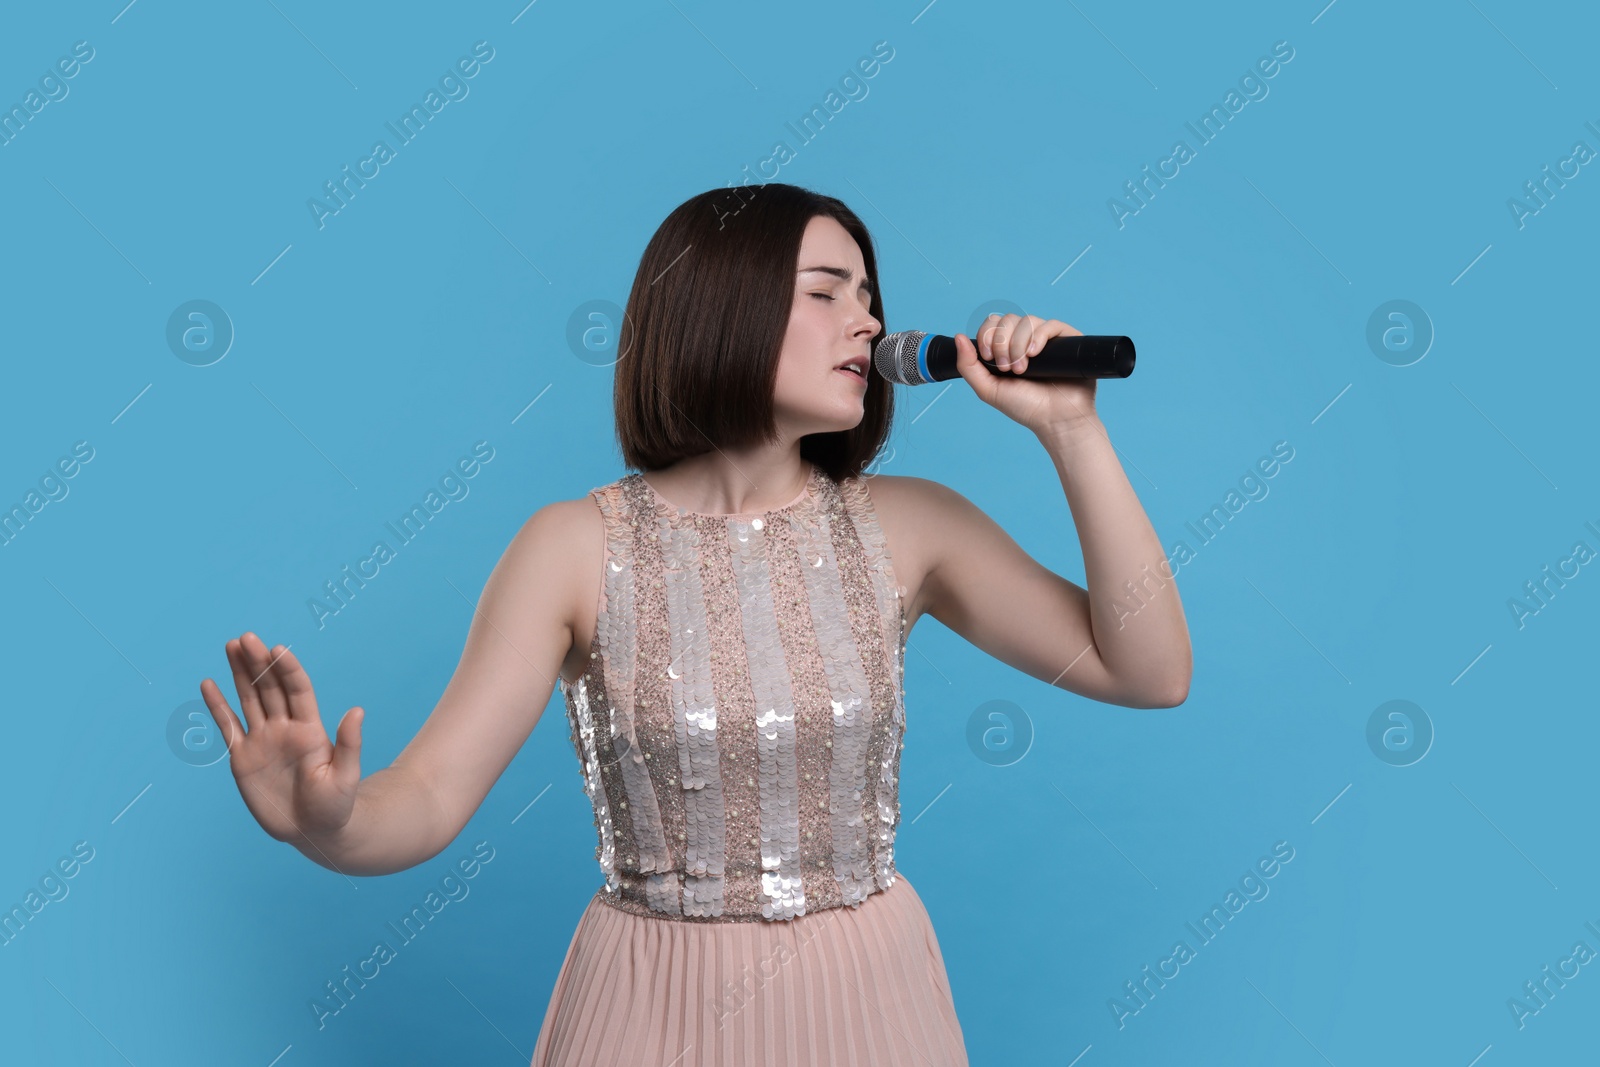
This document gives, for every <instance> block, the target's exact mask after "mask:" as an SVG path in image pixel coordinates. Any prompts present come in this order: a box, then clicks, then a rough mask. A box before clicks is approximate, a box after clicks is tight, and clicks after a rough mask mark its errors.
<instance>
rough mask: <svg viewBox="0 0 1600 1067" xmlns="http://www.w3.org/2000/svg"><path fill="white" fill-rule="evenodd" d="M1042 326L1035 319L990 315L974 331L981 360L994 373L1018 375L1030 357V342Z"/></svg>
mask: <svg viewBox="0 0 1600 1067" xmlns="http://www.w3.org/2000/svg"><path fill="white" fill-rule="evenodd" d="M1043 323H1044V320H1043V319H1041V318H1039V317H1038V316H1037V315H1016V314H1011V315H1002V314H1000V313H999V312H998V311H996V312H991V313H990V315H989V317H988V318H987V319H985V320H984V322H983V325H982V326H980V327H979V328H978V338H979V345H980V349H981V351H982V352H983V356H984V358H985V359H987V360H988V361H990V362H991V363H993V364H994V365H995V368H996V369H997V370H1002V371H1010V372H1014V373H1017V374H1021V373H1022V372H1023V371H1024V370H1026V369H1027V367H1028V357H1029V356H1030V355H1032V354H1033V351H1032V349H1031V342H1032V341H1033V339H1034V338H1035V336H1037V334H1038V331H1039V327H1040V326H1041V324H1043ZM1041 343H1042V342H1041Z"/></svg>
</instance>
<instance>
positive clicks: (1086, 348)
mask: <svg viewBox="0 0 1600 1067" xmlns="http://www.w3.org/2000/svg"><path fill="white" fill-rule="evenodd" d="M973 344H974V345H976V344H977V342H976V341H973ZM979 351H980V352H981V351H982V350H981V349H980V350H979ZM1133 357H1134V352H1133V341H1132V340H1130V339H1129V338H1127V337H1110V336H1095V335H1088V336H1078V337H1052V338H1050V340H1048V341H1046V342H1045V343H1044V346H1043V347H1042V348H1040V349H1039V352H1038V354H1037V355H1033V356H1029V357H1028V366H1027V369H1025V370H1024V371H1023V372H1022V373H1021V374H1017V373H1016V372H1015V371H1003V370H998V369H996V367H995V365H994V363H992V362H990V361H988V360H985V359H984V358H983V356H982V355H981V354H980V355H979V357H978V363H979V365H980V366H984V367H987V368H989V372H990V373H991V374H997V375H1005V376H1008V377H1016V378H1126V377H1127V376H1128V375H1130V374H1132V373H1133ZM872 365H873V366H874V367H875V368H877V371H878V373H879V374H881V375H883V376H884V377H885V378H887V379H889V380H890V381H891V382H894V383H895V384H897V385H927V384H928V383H929V382H942V381H945V380H947V379H949V378H959V377H961V372H960V371H958V370H957V369H956V341H955V338H953V337H943V336H940V335H938V334H931V333H923V332H922V331H921V330H901V331H899V332H898V333H891V334H886V335H885V336H884V337H883V338H882V339H881V340H880V341H879V342H878V343H877V346H876V347H875V348H874V349H873V355H872Z"/></svg>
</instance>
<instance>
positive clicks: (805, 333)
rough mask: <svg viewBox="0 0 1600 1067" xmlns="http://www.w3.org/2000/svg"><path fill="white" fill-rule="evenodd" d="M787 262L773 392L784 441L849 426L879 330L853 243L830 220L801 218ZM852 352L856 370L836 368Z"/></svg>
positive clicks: (857, 412)
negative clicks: (790, 277) (786, 306)
mask: <svg viewBox="0 0 1600 1067" xmlns="http://www.w3.org/2000/svg"><path fill="white" fill-rule="evenodd" d="M795 267H796V270H797V273H796V274H795V287H794V305H793V306H792V307H791V308H790V311H789V328H788V330H787V331H786V332H785V333H784V335H783V348H782V350H781V351H780V352H779V355H778V384H777V387H776V391H775V395H774V398H773V406H774V408H775V413H776V416H777V419H778V421H779V422H780V423H781V424H783V425H784V426H785V427H787V429H788V431H789V434H790V436H791V438H792V439H798V438H800V437H803V436H805V435H806V434H812V433H832V432H834V431H838V430H849V429H851V428H853V427H854V426H855V425H856V424H857V423H859V422H860V421H861V416H862V412H863V408H862V400H863V398H864V397H865V396H866V395H867V376H868V375H870V374H872V373H874V372H873V370H872V367H871V359H872V341H873V338H875V337H876V336H877V335H878V333H879V331H880V330H882V329H883V324H882V323H880V322H879V321H878V320H877V319H875V318H873V317H872V311H871V307H872V293H871V292H870V291H869V290H868V288H867V284H868V283H867V280H866V278H867V268H866V263H865V262H864V261H863V260H862V258H861V249H860V248H859V247H857V245H856V242H855V238H853V237H851V236H850V232H849V231H848V230H846V229H845V228H844V227H843V226H841V225H839V223H838V222H837V221H836V220H834V219H832V218H829V217H828V216H826V215H817V216H815V217H813V218H812V219H811V221H810V222H809V223H807V225H806V232H805V235H804V237H803V238H802V239H801V241H800V260H799V262H798V263H796V264H795ZM817 268H826V269H824V270H819V269H817ZM852 358H855V359H856V361H857V366H858V367H859V368H860V370H861V372H862V373H861V374H860V375H859V376H858V375H855V374H853V373H851V372H850V371H848V370H840V369H839V367H840V365H841V364H843V363H845V362H846V361H847V360H850V359H852Z"/></svg>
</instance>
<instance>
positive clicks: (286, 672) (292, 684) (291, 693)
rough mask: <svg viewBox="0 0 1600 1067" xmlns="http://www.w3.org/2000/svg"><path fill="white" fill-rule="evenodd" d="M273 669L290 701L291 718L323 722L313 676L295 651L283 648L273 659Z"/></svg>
mask: <svg viewBox="0 0 1600 1067" xmlns="http://www.w3.org/2000/svg"><path fill="white" fill-rule="evenodd" d="M271 670H272V675H273V677H274V678H276V679H277V682H278V686H279V687H280V688H281V689H282V691H283V695H284V698H285V699H286V700H287V701H288V705H289V718H291V719H296V720H299V721H300V722H321V721H322V720H321V719H320V718H319V717H318V715H317V697H316V694H315V693H314V692H313V691H312V688H311V676H310V675H308V674H306V671H305V668H304V667H302V666H301V665H300V661H299V660H298V659H295V656H294V653H293V652H291V651H289V650H288V649H287V648H285V649H283V650H282V651H281V652H279V653H278V655H277V657H276V658H275V659H274V660H273V662H272V668H271Z"/></svg>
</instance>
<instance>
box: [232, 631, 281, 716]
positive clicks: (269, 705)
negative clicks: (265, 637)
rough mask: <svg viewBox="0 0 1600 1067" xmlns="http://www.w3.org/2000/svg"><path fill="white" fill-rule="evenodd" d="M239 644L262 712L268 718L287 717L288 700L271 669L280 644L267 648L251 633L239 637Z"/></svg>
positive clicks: (279, 653)
mask: <svg viewBox="0 0 1600 1067" xmlns="http://www.w3.org/2000/svg"><path fill="white" fill-rule="evenodd" d="M239 646H240V648H241V650H242V651H243V652H244V662H245V666H246V669H247V670H248V671H249V672H250V682H251V684H252V685H253V686H254V687H255V691H256V698H257V699H258V700H260V701H261V712H262V714H263V715H265V716H266V717H267V718H268V719H279V718H281V719H287V718H288V717H289V701H288V698H287V697H285V696H284V692H283V686H282V685H281V684H280V683H279V681H278V676H277V674H276V672H274V671H273V670H272V666H273V660H275V659H277V658H278V656H279V655H281V654H282V651H283V649H282V646H281V645H280V646H275V648H271V649H269V648H268V647H267V646H266V645H265V644H263V643H262V640H261V638H259V637H257V636H256V635H255V634H253V633H246V634H245V635H244V636H243V637H241V638H240V639H239ZM241 699H243V697H242V696H241Z"/></svg>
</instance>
